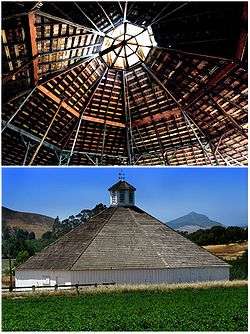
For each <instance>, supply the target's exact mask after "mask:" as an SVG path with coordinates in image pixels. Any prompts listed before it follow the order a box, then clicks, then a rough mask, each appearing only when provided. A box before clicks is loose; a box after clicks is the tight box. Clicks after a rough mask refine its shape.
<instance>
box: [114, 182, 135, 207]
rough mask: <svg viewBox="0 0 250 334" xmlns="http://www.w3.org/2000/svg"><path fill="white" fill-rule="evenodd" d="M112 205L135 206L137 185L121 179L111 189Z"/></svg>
mask: <svg viewBox="0 0 250 334" xmlns="http://www.w3.org/2000/svg"><path fill="white" fill-rule="evenodd" d="M108 190H109V192H110V205H111V206H134V205H135V191H136V189H135V187H133V186H131V184H129V183H128V182H126V181H124V180H120V181H118V182H117V183H115V184H114V185H113V186H112V187H110V188H109V189H108Z"/></svg>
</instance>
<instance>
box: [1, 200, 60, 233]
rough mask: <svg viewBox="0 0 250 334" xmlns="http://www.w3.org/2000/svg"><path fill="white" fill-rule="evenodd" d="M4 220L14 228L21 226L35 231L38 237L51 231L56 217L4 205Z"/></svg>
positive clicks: (29, 230)
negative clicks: (16, 209) (13, 208)
mask: <svg viewBox="0 0 250 334" xmlns="http://www.w3.org/2000/svg"><path fill="white" fill-rule="evenodd" d="M2 222H3V223H6V224H7V225H8V226H10V227H12V228H14V227H16V228H20V229H23V230H26V231H28V232H31V231H33V232H34V233H35V235H36V238H40V237H41V236H42V234H43V233H45V232H47V231H50V230H51V229H52V225H53V222H54V218H52V217H48V216H44V215H40V214H37V213H31V212H20V211H15V210H11V209H8V208H6V207H4V206H3V207H2Z"/></svg>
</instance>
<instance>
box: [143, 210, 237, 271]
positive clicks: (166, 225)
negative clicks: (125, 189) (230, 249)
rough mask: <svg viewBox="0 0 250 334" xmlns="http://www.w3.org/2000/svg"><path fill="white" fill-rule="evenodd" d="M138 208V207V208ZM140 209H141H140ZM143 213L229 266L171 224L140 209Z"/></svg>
mask: <svg viewBox="0 0 250 334" xmlns="http://www.w3.org/2000/svg"><path fill="white" fill-rule="evenodd" d="M138 208H139V207H138ZM139 209H140V208H139ZM140 210H142V209H140ZM142 211H143V212H144V213H146V214H147V215H148V216H149V217H152V218H153V219H155V220H157V221H158V222H159V223H160V224H161V225H162V226H161V227H162V228H163V229H165V228H166V227H167V228H169V229H170V230H172V231H173V232H175V233H177V234H178V235H179V236H180V237H182V238H184V239H185V240H188V241H189V242H191V243H192V244H193V245H195V246H196V247H197V248H198V249H202V250H203V251H205V252H207V253H209V254H210V255H213V256H214V257H216V258H217V259H218V260H220V261H222V262H224V263H225V264H227V265H229V266H231V265H230V264H228V263H227V262H226V261H224V260H222V259H221V258H220V257H219V256H217V255H215V254H213V253H212V252H210V251H209V250H207V249H206V248H203V247H202V246H200V245H198V244H196V243H195V242H193V241H192V240H190V239H188V238H186V237H185V236H184V235H182V234H180V233H179V232H178V231H176V230H175V229H173V228H172V227H171V226H169V225H168V224H165V223H163V222H162V221H160V220H159V219H158V218H156V217H154V216H152V215H151V214H150V213H147V212H146V211H144V210H142Z"/></svg>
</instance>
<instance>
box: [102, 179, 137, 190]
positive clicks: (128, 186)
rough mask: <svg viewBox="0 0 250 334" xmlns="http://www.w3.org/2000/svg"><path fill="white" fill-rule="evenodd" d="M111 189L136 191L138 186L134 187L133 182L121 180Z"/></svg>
mask: <svg viewBox="0 0 250 334" xmlns="http://www.w3.org/2000/svg"><path fill="white" fill-rule="evenodd" d="M108 190H109V191H115V190H132V191H135V190H136V188H135V187H133V186H132V185H131V184H129V183H128V182H127V181H122V180H119V181H118V182H117V183H115V184H114V185H113V186H111V187H110V188H109V189H108Z"/></svg>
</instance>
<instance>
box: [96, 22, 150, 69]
mask: <svg viewBox="0 0 250 334" xmlns="http://www.w3.org/2000/svg"><path fill="white" fill-rule="evenodd" d="M153 46H156V42H155V39H154V36H153V32H152V29H151V27H147V28H142V27H139V26H136V25H133V24H131V23H127V22H125V23H123V24H121V25H119V26H118V27H116V28H115V29H113V30H112V31H110V32H109V33H108V34H107V35H106V37H105V38H104V42H103V46H102V51H104V50H108V49H110V52H108V53H106V54H104V55H103V56H102V57H103V59H104V61H105V62H106V63H107V65H108V66H110V67H115V68H119V69H126V68H128V67H130V66H132V65H135V64H137V63H138V62H140V61H144V60H145V59H146V57H147V55H148V53H149V51H150V49H151V47H153Z"/></svg>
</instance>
